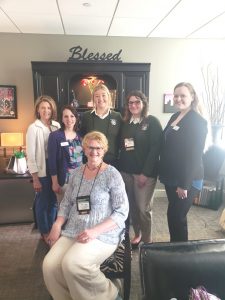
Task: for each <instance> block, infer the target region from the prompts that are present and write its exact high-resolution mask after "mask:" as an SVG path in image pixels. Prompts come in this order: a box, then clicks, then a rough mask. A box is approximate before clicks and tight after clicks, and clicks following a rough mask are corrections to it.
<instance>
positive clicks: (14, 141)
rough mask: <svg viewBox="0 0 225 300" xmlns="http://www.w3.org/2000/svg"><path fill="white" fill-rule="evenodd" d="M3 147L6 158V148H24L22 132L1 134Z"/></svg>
mask: <svg viewBox="0 0 225 300" xmlns="http://www.w3.org/2000/svg"><path fill="white" fill-rule="evenodd" d="M1 146H2V147H4V148H3V153H4V157H6V154H7V153H6V147H22V146H23V133H22V132H9V133H8V132H7V133H5V132H4V133H1Z"/></svg>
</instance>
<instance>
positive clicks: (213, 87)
mask: <svg viewBox="0 0 225 300" xmlns="http://www.w3.org/2000/svg"><path fill="white" fill-rule="evenodd" d="M201 72H202V77H203V82H204V88H205V91H204V94H203V100H204V104H205V106H206V109H207V112H208V114H209V119H210V121H211V124H212V125H225V88H224V85H223V82H222V80H220V77H221V76H220V73H219V68H218V66H215V65H212V64H208V65H207V66H205V67H202V68H201Z"/></svg>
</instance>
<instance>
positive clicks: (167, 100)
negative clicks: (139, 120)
mask: <svg viewBox="0 0 225 300" xmlns="http://www.w3.org/2000/svg"><path fill="white" fill-rule="evenodd" d="M163 101H164V102H163V103H164V106H163V112H164V113H175V112H177V108H176V107H175V106H174V103H173V94H172V93H171V94H164V99H163Z"/></svg>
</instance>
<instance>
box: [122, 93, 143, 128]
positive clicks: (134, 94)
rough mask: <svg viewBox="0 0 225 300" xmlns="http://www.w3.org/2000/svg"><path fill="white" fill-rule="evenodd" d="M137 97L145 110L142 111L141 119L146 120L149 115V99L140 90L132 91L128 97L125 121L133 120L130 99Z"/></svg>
mask: <svg viewBox="0 0 225 300" xmlns="http://www.w3.org/2000/svg"><path fill="white" fill-rule="evenodd" d="M132 96H134V97H136V98H137V99H138V100H141V101H142V103H143V109H142V111H141V117H142V118H146V117H147V115H148V99H147V97H146V96H145V94H144V93H142V92H141V91H138V90H134V91H131V92H130V93H129V94H128V95H127V97H126V103H125V109H124V118H123V119H124V121H125V122H128V121H129V120H130V118H131V116H132V115H131V112H130V110H129V106H128V102H129V99H130V97H132Z"/></svg>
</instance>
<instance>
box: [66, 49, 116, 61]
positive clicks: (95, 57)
mask: <svg viewBox="0 0 225 300" xmlns="http://www.w3.org/2000/svg"><path fill="white" fill-rule="evenodd" d="M69 51H70V52H71V53H72V54H71V56H70V57H69V59H68V61H69V62H71V61H72V62H73V61H83V62H90V61H91V62H111V63H112V62H122V60H121V58H120V54H121V52H122V49H120V50H119V51H118V52H117V53H115V54H113V53H108V54H107V53H105V52H104V53H99V52H96V53H94V52H88V48H86V49H84V50H83V48H82V47H81V46H76V47H72V48H70V49H69Z"/></svg>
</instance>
